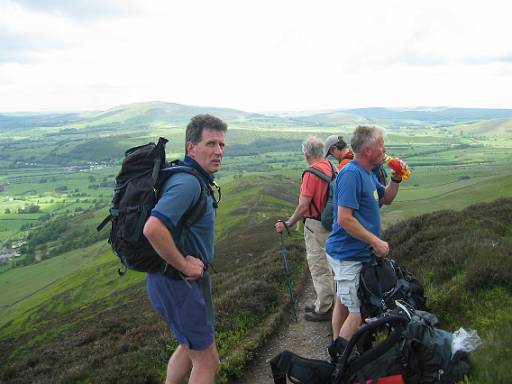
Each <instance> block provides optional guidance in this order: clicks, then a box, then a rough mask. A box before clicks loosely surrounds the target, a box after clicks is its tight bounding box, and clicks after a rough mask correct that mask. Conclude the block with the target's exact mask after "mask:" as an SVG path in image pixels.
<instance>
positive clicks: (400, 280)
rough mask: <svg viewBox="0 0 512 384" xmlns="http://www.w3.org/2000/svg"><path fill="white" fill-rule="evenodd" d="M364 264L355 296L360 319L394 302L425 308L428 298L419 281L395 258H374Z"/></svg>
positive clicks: (389, 306) (386, 307)
mask: <svg viewBox="0 0 512 384" xmlns="http://www.w3.org/2000/svg"><path fill="white" fill-rule="evenodd" d="M372 257H373V259H372V261H371V262H369V263H365V264H363V268H362V269H361V273H360V277H359V288H358V291H357V296H358V297H359V300H360V301H361V316H362V317H363V319H365V318H371V317H376V316H378V315H379V314H381V313H383V312H385V311H386V310H388V309H394V308H395V307H396V305H395V301H396V300H399V301H400V302H402V303H404V304H406V305H407V306H408V307H410V308H412V309H419V310H427V299H426V298H425V295H424V291H423V287H422V286H421V284H420V283H419V281H418V280H416V279H415V278H414V276H413V275H412V274H411V273H410V272H409V271H408V270H407V269H406V268H404V267H402V266H400V265H399V264H398V263H397V262H396V261H394V260H391V259H387V258H381V257H375V256H372Z"/></svg>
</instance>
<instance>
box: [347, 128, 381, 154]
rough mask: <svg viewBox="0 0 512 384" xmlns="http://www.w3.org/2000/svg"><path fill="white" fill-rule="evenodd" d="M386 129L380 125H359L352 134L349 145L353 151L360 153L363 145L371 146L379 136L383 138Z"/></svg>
mask: <svg viewBox="0 0 512 384" xmlns="http://www.w3.org/2000/svg"><path fill="white" fill-rule="evenodd" d="M385 133H386V131H385V130H384V128H382V127H381V126H380V125H359V126H357V128H356V129H355V131H354V133H353V134H352V139H351V140H350V145H351V147H352V151H354V153H360V152H361V150H362V149H363V147H364V145H365V144H366V145H368V146H371V145H373V144H375V142H376V141H377V140H379V139H380V138H381V137H382V138H383V137H384V135H385Z"/></svg>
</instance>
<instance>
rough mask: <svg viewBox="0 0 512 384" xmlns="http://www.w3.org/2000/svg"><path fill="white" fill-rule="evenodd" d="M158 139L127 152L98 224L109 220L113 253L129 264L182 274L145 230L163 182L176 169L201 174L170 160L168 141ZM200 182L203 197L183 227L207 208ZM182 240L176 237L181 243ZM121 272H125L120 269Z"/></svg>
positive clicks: (184, 221)
mask: <svg viewBox="0 0 512 384" xmlns="http://www.w3.org/2000/svg"><path fill="white" fill-rule="evenodd" d="M166 143H167V139H165V138H162V137H161V138H160V139H159V140H158V143H157V144H155V143H148V144H146V145H142V146H138V147H134V148H130V149H128V150H127V151H126V152H125V157H124V159H123V163H122V165H121V170H120V171H119V174H118V175H117V177H116V185H115V188H114V195H113V198H112V205H111V207H110V209H109V215H108V216H107V217H106V218H105V219H104V220H103V222H102V223H101V224H100V225H98V227H97V230H98V231H100V230H101V229H102V228H103V227H104V226H105V225H106V224H107V223H108V222H111V224H112V227H111V230H110V234H109V237H108V242H109V243H110V245H111V246H112V249H113V251H114V253H115V254H116V255H117V256H118V257H119V259H120V260H121V262H122V263H123V265H124V266H125V269H126V268H129V269H132V270H135V271H139V272H161V273H165V274H166V275H168V276H170V277H174V278H179V274H178V273H177V271H176V270H175V269H174V268H173V267H171V266H170V265H169V264H167V263H166V262H165V260H164V259H162V258H161V257H160V256H159V255H158V253H157V252H156V251H155V250H154V249H153V247H152V246H151V245H150V244H149V242H148V240H147V239H146V237H145V236H144V234H143V229H144V224H145V223H146V221H147V219H148V218H149V215H150V213H151V210H152V209H153V207H154V206H155V204H156V202H157V201H158V197H159V193H160V189H161V187H162V186H163V184H164V182H165V181H166V180H167V179H168V178H169V177H171V176H172V175H173V174H175V173H179V172H187V173H190V174H193V175H194V176H196V177H198V174H197V171H196V170H195V169H193V168H190V167H185V166H182V165H179V162H178V161H175V162H172V163H170V164H169V163H167V162H166V160H165V144H166ZM198 180H199V184H200V185H201V198H200V199H199V200H198V202H197V203H196V205H195V206H194V207H192V208H191V209H190V210H189V211H188V212H187V213H186V214H185V215H184V218H183V220H182V223H181V225H180V227H181V228H183V227H186V226H189V225H192V224H193V223H194V222H196V221H197V220H198V219H199V218H200V217H201V216H202V214H204V212H205V210H206V193H207V192H206V187H205V186H204V185H203V184H204V183H203V182H202V181H201V180H200V179H199V178H198ZM179 240H180V239H175V241H176V244H177V246H178V248H180V247H179ZM119 273H120V274H124V272H121V270H119Z"/></svg>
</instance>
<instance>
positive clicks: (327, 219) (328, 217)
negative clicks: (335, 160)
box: [302, 162, 338, 231]
mask: <svg viewBox="0 0 512 384" xmlns="http://www.w3.org/2000/svg"><path fill="white" fill-rule="evenodd" d="M329 165H330V166H331V169H332V176H331V177H329V176H327V175H326V174H325V173H323V172H321V171H319V170H318V169H316V168H313V167H308V168H306V169H305V170H304V172H302V177H303V178H304V174H305V173H306V172H309V173H312V174H313V175H316V176H318V177H319V178H320V179H322V180H323V181H325V182H326V183H327V184H328V188H327V192H326V199H325V207H323V209H319V207H317V206H316V204H315V202H314V201H313V200H311V204H313V206H314V207H315V209H316V211H317V212H321V213H320V215H319V217H318V220H320V221H321V222H322V225H323V227H324V228H325V229H327V230H328V231H330V230H332V222H333V216H334V215H333V198H334V188H336V176H337V174H338V173H337V172H336V169H335V168H334V166H333V165H332V164H331V162H329Z"/></svg>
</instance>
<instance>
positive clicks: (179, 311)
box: [146, 273, 215, 350]
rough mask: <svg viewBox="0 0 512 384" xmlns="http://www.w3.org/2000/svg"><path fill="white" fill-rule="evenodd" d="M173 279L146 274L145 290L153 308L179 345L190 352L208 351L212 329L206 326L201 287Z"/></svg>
mask: <svg viewBox="0 0 512 384" xmlns="http://www.w3.org/2000/svg"><path fill="white" fill-rule="evenodd" d="M189 283H190V285H191V287H189V286H188V285H187V283H186V282H185V281H183V280H173V279H170V278H169V277H166V276H163V275H162V274H160V273H148V274H147V278H146V287H147V289H148V295H149V299H150V300H151V303H152V304H153V307H154V308H155V309H156V310H157V311H158V312H160V314H161V315H162V316H163V318H164V319H165V320H166V321H167V324H168V325H169V327H170V328H171V330H172V333H173V334H174V337H175V338H176V340H177V341H178V343H179V344H183V345H187V346H188V347H189V348H190V349H193V350H202V349H205V348H208V347H209V346H210V345H212V344H213V342H214V341H215V327H214V325H208V321H207V316H206V302H205V298H204V293H203V288H202V286H201V283H200V282H199V281H198V280H195V281H189Z"/></svg>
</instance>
